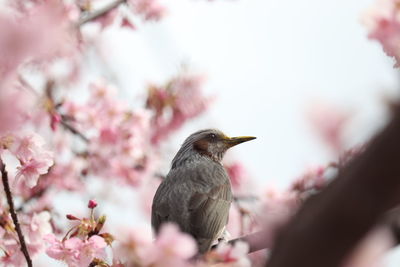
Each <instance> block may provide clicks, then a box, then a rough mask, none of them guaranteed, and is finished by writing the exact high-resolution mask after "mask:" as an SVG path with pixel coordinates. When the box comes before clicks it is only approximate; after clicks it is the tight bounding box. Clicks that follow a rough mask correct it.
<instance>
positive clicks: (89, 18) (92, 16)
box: [78, 0, 126, 26]
mask: <svg viewBox="0 0 400 267" xmlns="http://www.w3.org/2000/svg"><path fill="white" fill-rule="evenodd" d="M125 2H126V0H116V1H114V2H112V3H110V4H109V5H107V6H105V7H104V8H102V9H99V10H97V11H94V12H91V13H90V14H88V15H87V16H83V17H82V18H81V19H80V20H79V22H78V26H82V25H83V24H85V23H87V22H89V21H92V20H95V19H97V18H99V17H101V16H103V15H105V14H107V13H108V12H110V11H111V10H113V9H114V8H116V7H118V6H119V5H120V4H122V3H125Z"/></svg>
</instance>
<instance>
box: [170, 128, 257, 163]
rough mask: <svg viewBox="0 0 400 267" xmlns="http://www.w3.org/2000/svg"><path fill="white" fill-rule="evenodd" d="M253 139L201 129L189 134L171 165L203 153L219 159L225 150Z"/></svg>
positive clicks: (216, 159) (251, 137)
mask: <svg viewBox="0 0 400 267" xmlns="http://www.w3.org/2000/svg"><path fill="white" fill-rule="evenodd" d="M253 139H255V137H253V136H239V137H228V136H226V135H225V134H224V133H223V132H221V131H219V130H216V129H207V130H201V131H198V132H195V133H193V134H191V135H190V136H189V137H188V138H187V139H186V140H185V142H184V143H183V145H182V147H181V149H180V150H179V151H178V153H177V154H176V156H175V158H174V160H173V161H172V165H173V167H174V165H175V164H176V163H177V161H179V160H181V159H186V158H188V157H190V156H192V155H196V154H197V155H198V154H200V155H203V156H207V157H210V158H211V159H213V160H215V161H221V160H222V158H223V156H224V154H225V152H226V151H227V150H228V149H229V148H231V147H233V146H235V145H238V144H240V143H243V142H246V141H250V140H253Z"/></svg>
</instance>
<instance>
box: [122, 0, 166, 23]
mask: <svg viewBox="0 0 400 267" xmlns="http://www.w3.org/2000/svg"><path fill="white" fill-rule="evenodd" d="M129 2H130V4H131V5H132V6H133V10H134V11H135V12H136V13H137V14H140V15H142V16H143V18H144V19H145V20H155V21H157V20H159V19H161V17H162V16H163V15H164V14H165V8H164V7H163V6H162V5H160V3H158V1H157V0H130V1H129Z"/></svg>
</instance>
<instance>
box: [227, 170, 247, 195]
mask: <svg viewBox="0 0 400 267" xmlns="http://www.w3.org/2000/svg"><path fill="white" fill-rule="evenodd" d="M224 166H225V169H226V171H227V172H228V175H229V178H230V180H231V184H232V187H233V190H234V192H235V193H236V194H239V195H242V194H245V191H246V189H248V188H247V187H248V186H249V176H248V174H247V172H246V169H245V168H244V166H243V164H241V163H239V162H234V163H231V164H225V165H224Z"/></svg>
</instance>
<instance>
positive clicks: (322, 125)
mask: <svg viewBox="0 0 400 267" xmlns="http://www.w3.org/2000/svg"><path fill="white" fill-rule="evenodd" d="M308 119H309V121H310V123H311V126H313V128H314V130H315V131H316V132H317V133H318V134H319V135H320V137H321V138H322V140H323V141H325V143H326V144H327V145H328V146H330V148H331V149H332V150H333V152H335V153H336V154H339V153H340V152H341V151H343V150H344V148H345V140H344V137H345V136H344V134H345V127H346V126H347V124H348V123H349V121H350V119H351V114H350V113H349V112H346V111H342V110H339V109H338V108H337V107H334V106H331V105H327V104H324V103H317V104H314V105H312V106H311V107H310V108H309V111H308Z"/></svg>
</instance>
